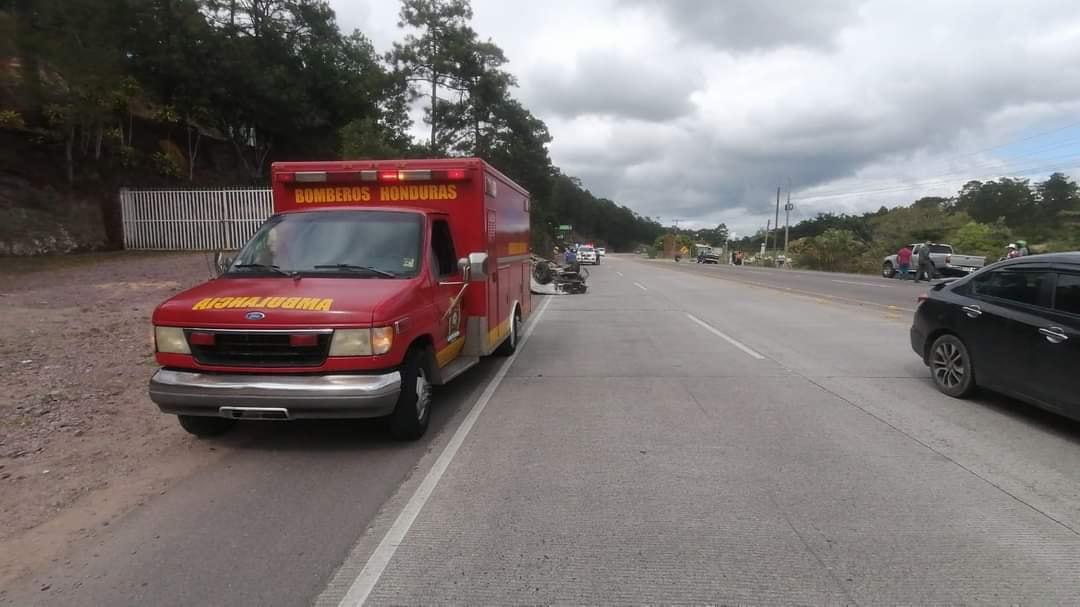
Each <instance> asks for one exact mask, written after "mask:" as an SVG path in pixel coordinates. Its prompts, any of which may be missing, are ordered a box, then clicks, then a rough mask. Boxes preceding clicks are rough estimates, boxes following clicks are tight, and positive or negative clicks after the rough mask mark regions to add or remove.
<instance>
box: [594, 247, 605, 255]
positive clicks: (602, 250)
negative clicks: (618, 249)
mask: <svg viewBox="0 0 1080 607" xmlns="http://www.w3.org/2000/svg"><path fill="white" fill-rule="evenodd" d="M596 254H597V255H599V256H600V257H603V256H604V255H607V249H605V248H604V247H596Z"/></svg>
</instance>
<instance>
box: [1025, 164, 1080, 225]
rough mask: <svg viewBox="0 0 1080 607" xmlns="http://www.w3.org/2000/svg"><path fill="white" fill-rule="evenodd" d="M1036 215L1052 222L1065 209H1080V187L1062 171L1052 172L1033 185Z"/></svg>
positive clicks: (1046, 221) (1047, 221)
mask: <svg viewBox="0 0 1080 607" xmlns="http://www.w3.org/2000/svg"><path fill="white" fill-rule="evenodd" d="M1035 191H1036V192H1037V193H1038V199H1037V205H1038V217H1039V219H1040V220H1042V221H1043V222H1045V223H1047V224H1053V223H1054V222H1055V221H1057V220H1058V219H1059V217H1060V216H1061V214H1062V213H1063V212H1066V211H1080V187H1078V186H1077V185H1076V182H1075V181H1072V180H1070V179H1069V178H1068V177H1066V176H1065V175H1064V174H1062V173H1054V174H1052V175H1050V177H1048V178H1047V179H1046V181H1041V182H1039V183H1037V184H1036V185H1035Z"/></svg>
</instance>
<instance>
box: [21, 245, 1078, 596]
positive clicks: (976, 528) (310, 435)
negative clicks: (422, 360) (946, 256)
mask: <svg viewBox="0 0 1080 607" xmlns="http://www.w3.org/2000/svg"><path fill="white" fill-rule="evenodd" d="M674 266H675V264H661V263H655V262H652V263H650V262H646V261H641V260H637V259H635V258H629V257H611V256H609V258H608V260H607V263H605V264H604V265H602V266H599V267H596V268H590V271H591V273H592V278H591V279H590V290H589V293H588V294H587V295H584V296H564V297H552V298H550V299H549V300H547V301H545V302H543V303H542V304H541V307H542V309H543V312H542V313H540V314H539V315H538V316H539V318H534V321H533V323H532V324H531V327H530V330H531V331H532V333H531V334H530V335H529V337H528V339H527V341H526V342H525V343H524V346H523V348H522V349H521V350H519V354H518V355H517V356H516V357H515V358H514V359H512V360H510V361H507V362H506V363H503V362H501V361H498V360H492V361H488V362H487V363H486V364H485V366H484V367H483V368H480V369H477V370H475V371H474V372H471V373H470V374H469V376H467V377H466V378H463V380H464V381H463V382H461V383H459V384H457V385H456V386H453V387H450V388H448V389H447V390H444V393H443V394H441V395H440V396H441V400H440V403H441V407H440V408H439V409H437V412H438V413H439V415H440V417H439V418H438V422H439V423H438V428H437V430H438V431H437V432H435V433H434V435H433V436H431V437H429V439H428V440H427V441H425V442H423V443H421V444H419V445H415V446H407V447H402V446H398V445H394V444H391V443H389V442H385V441H383V440H382V439H381V438H379V435H378V434H377V433H376V432H375V431H374V430H371V429H370V428H367V427H366V426H364V427H360V428H356V427H352V428H351V429H349V428H347V427H345V426H338V425H321V426H318V425H305V426H288V425H280V426H260V427H257V428H254V429H250V430H248V431H247V433H246V434H244V433H241V434H242V435H241V436H240V437H238V438H233V439H229V440H231V441H236V445H243V446H244V448H242V449H241V448H237V449H236V453H233V454H230V456H229V457H227V458H226V460H225V461H226V463H225V464H224V465H223V466H222V467H220V468H218V469H215V470H211V471H208V472H205V473H203V474H200V475H197V476H196V477H193V478H191V479H188V480H187V481H186V482H184V483H183V484H182V485H180V486H178V487H176V488H174V489H173V490H172V491H170V492H169V493H168V494H167V495H165V496H162V497H161V498H160V499H158V500H157V501H155V502H151V503H149V504H147V506H146V507H145V508H143V509H141V510H139V511H137V512H136V513H135V514H133V515H131V516H130V517H128V518H127V519H125V520H123V521H121V522H120V523H119V524H116V525H114V527H115V528H114V530H113V533H112V535H111V536H109V538H108V539H106V540H105V541H103V542H102V543H101V544H100V545H98V546H95V547H92V549H87V550H85V551H83V552H82V553H79V554H74V555H72V558H71V561H70V563H57V565H56V567H55V570H54V571H52V572H50V573H49V574H47V575H43V576H42V577H40V578H39V579H36V580H33V581H32V582H33V583H32V584H28V585H27V587H25V588H18V589H11V590H10V591H9V592H8V594H7V595H6V596H5V597H4V599H5V600H8V601H9V602H11V603H12V604H18V605H24V604H37V603H41V604H109V605H151V604H152V605H191V604H217V605H299V604H309V603H316V604H319V605H338V604H343V602H344V604H359V603H360V602H366V603H367V604H469V605H472V604H493V605H505V604H522V603H527V604H608V603H633V604H642V603H652V604H656V603H665V604H666V603H747V604H815V605H818V604H896V603H906V604H927V603H991V604H1014V603H1020V604H1075V602H1076V600H1077V597H1078V596H1080V576H1078V575H1077V571H1080V537H1078V530H1080V425H1078V424H1076V423H1073V422H1069V421H1066V420H1064V419H1061V418H1058V417H1055V416H1053V415H1051V414H1047V413H1043V412H1040V411H1038V410H1035V409H1032V408H1030V407H1027V406H1024V405H1021V404H1018V403H1016V402H1014V401H1010V400H1008V399H1005V398H1002V397H998V396H994V395H988V394H984V395H981V396H979V397H978V398H976V399H973V400H970V401H960V400H954V399H950V398H947V397H945V396H943V395H941V394H939V393H938V392H937V391H936V390H935V389H934V388H933V386H932V384H931V383H930V381H929V379H928V375H927V372H926V370H925V368H924V367H923V366H922V364H921V362H920V361H919V360H918V359H917V358H916V357H915V356H914V354H913V353H912V352H911V351H910V347H909V345H908V338H907V330H908V327H909V324H910V314H909V313H908V312H906V311H904V310H903V309H901V306H900V305H898V304H894V303H889V301H897V302H899V301H900V299H902V298H907V297H909V296H910V297H911V298H912V299H913V298H914V295H915V294H917V291H916V290H915V289H914V288H909V287H910V285H903V286H902V287H899V288H903V289H907V290H906V291H899V290H898V292H897V294H895V300H888V298H887V297H885V296H884V295H883V296H882V297H880V298H878V299H877V300H873V298H872V297H871V296H868V295H866V293H863V292H862V291H858V292H855V291H853V290H847V291H846V292H847V294H848V295H855V294H858V295H859V297H852V298H851V299H860V300H864V299H865V301H864V303H862V304H857V303H852V302H842V301H839V300H836V299H832V298H829V297H822V296H821V294H815V293H814V290H815V289H817V288H819V285H820V284H822V283H821V281H822V280H832V279H831V278H827V276H829V275H826V278H822V277H814V278H812V279H808V278H806V277H805V275H796V274H782V275H778V276H779V277H776V278H773V277H771V276H770V278H768V279H763V278H760V277H756V278H754V279H753V280H752V281H748V280H745V278H746V277H747V276H749V275H750V273H749V272H742V273H740V272H739V271H738V270H739V269H728V268H721V269H716V270H713V269H711V268H705V269H697V268H694V269H686V268H683V267H679V268H676V267H674ZM754 276H756V275H754ZM793 276H803V277H802V278H792V277H793ZM784 277H786V279H787V280H790V281H791V282H790V283H787V284H790V285H793V286H792V287H791V288H792V289H793V290H792V291H785V290H783V289H785V287H784V286H783V285H784V284H785V283H783V282H782V281H783V280H784V279H785V278H784ZM840 279H841V280H846V278H840ZM811 280H812V281H814V282H813V283H811V282H810V281H811ZM859 280H865V281H866V282H867V283H874V282H875V281H876V280H878V279H875V278H872V277H869V278H866V277H860V278H859ZM881 280H883V279H881ZM777 281H781V282H777ZM749 282H757V283H761V284H757V285H755V284H749ZM767 282H768V283H773V282H777V284H768V285H766V286H762V285H764V284H765V283H767ZM851 282H856V281H855V280H852V281H851ZM836 284H838V285H842V286H839V287H836V289H839V290H842V289H846V288H847V287H852V289H855V288H863V287H859V286H857V285H844V283H836ZM795 285H797V286H795ZM865 288H866V289H871V288H875V287H865ZM892 288H893V287H892V286H890V287H888V289H892ZM794 289H798V290H797V291H795V290H794ZM875 289H876V288H875ZM878 290H880V291H886V289H878ZM890 292H891V291H890ZM863 296H866V297H865V298H864V297H863ZM893 296H894V295H889V296H888V297H893ZM538 303H540V302H538ZM890 305H891V306H893V307H892V308H890V307H889V306H890ZM909 305H910V304H909ZM46 583H47V584H50V589H49V590H48V591H45V592H42V591H39V590H38V588H39V587H40V586H41V585H42V584H46Z"/></svg>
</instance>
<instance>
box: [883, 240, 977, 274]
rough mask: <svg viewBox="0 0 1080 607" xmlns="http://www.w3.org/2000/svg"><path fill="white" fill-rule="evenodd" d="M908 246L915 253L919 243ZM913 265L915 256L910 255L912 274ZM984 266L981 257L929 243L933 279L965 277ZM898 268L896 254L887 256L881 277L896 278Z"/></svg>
mask: <svg viewBox="0 0 1080 607" xmlns="http://www.w3.org/2000/svg"><path fill="white" fill-rule="evenodd" d="M908 246H910V247H911V250H912V251H913V252H915V251H917V249H916V247H918V246H920V243H914V244H911V245H908ZM916 254H917V253H916ZM915 263H916V261H915V255H912V258H911V271H912V272H914V271H915ZM984 265H986V259H985V258H983V257H977V256H975V255H959V254H957V253H956V252H955V251H953V248H952V245H949V244H940V243H930V266H931V268H932V272H933V276H934V277H935V278H936V277H940V276H944V277H959V276H967V275H968V274H971V273H972V272H974V271H975V270H978V269H979V268H981V267H983V266H984ZM899 268H900V263H899V262H897V261H896V254H893V255H889V256H888V257H886V258H885V261H884V262H883V263H882V264H881V275H882V276H884V277H885V278H892V277H894V276H896V272H897V271H898V270H899Z"/></svg>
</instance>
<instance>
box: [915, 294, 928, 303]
mask: <svg viewBox="0 0 1080 607" xmlns="http://www.w3.org/2000/svg"><path fill="white" fill-rule="evenodd" d="M917 299H918V301H919V304H920V305H922V303H923V302H924V301H926V300H927V299H930V294H929V293H923V294H922V295H919V297H918V298H917Z"/></svg>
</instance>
